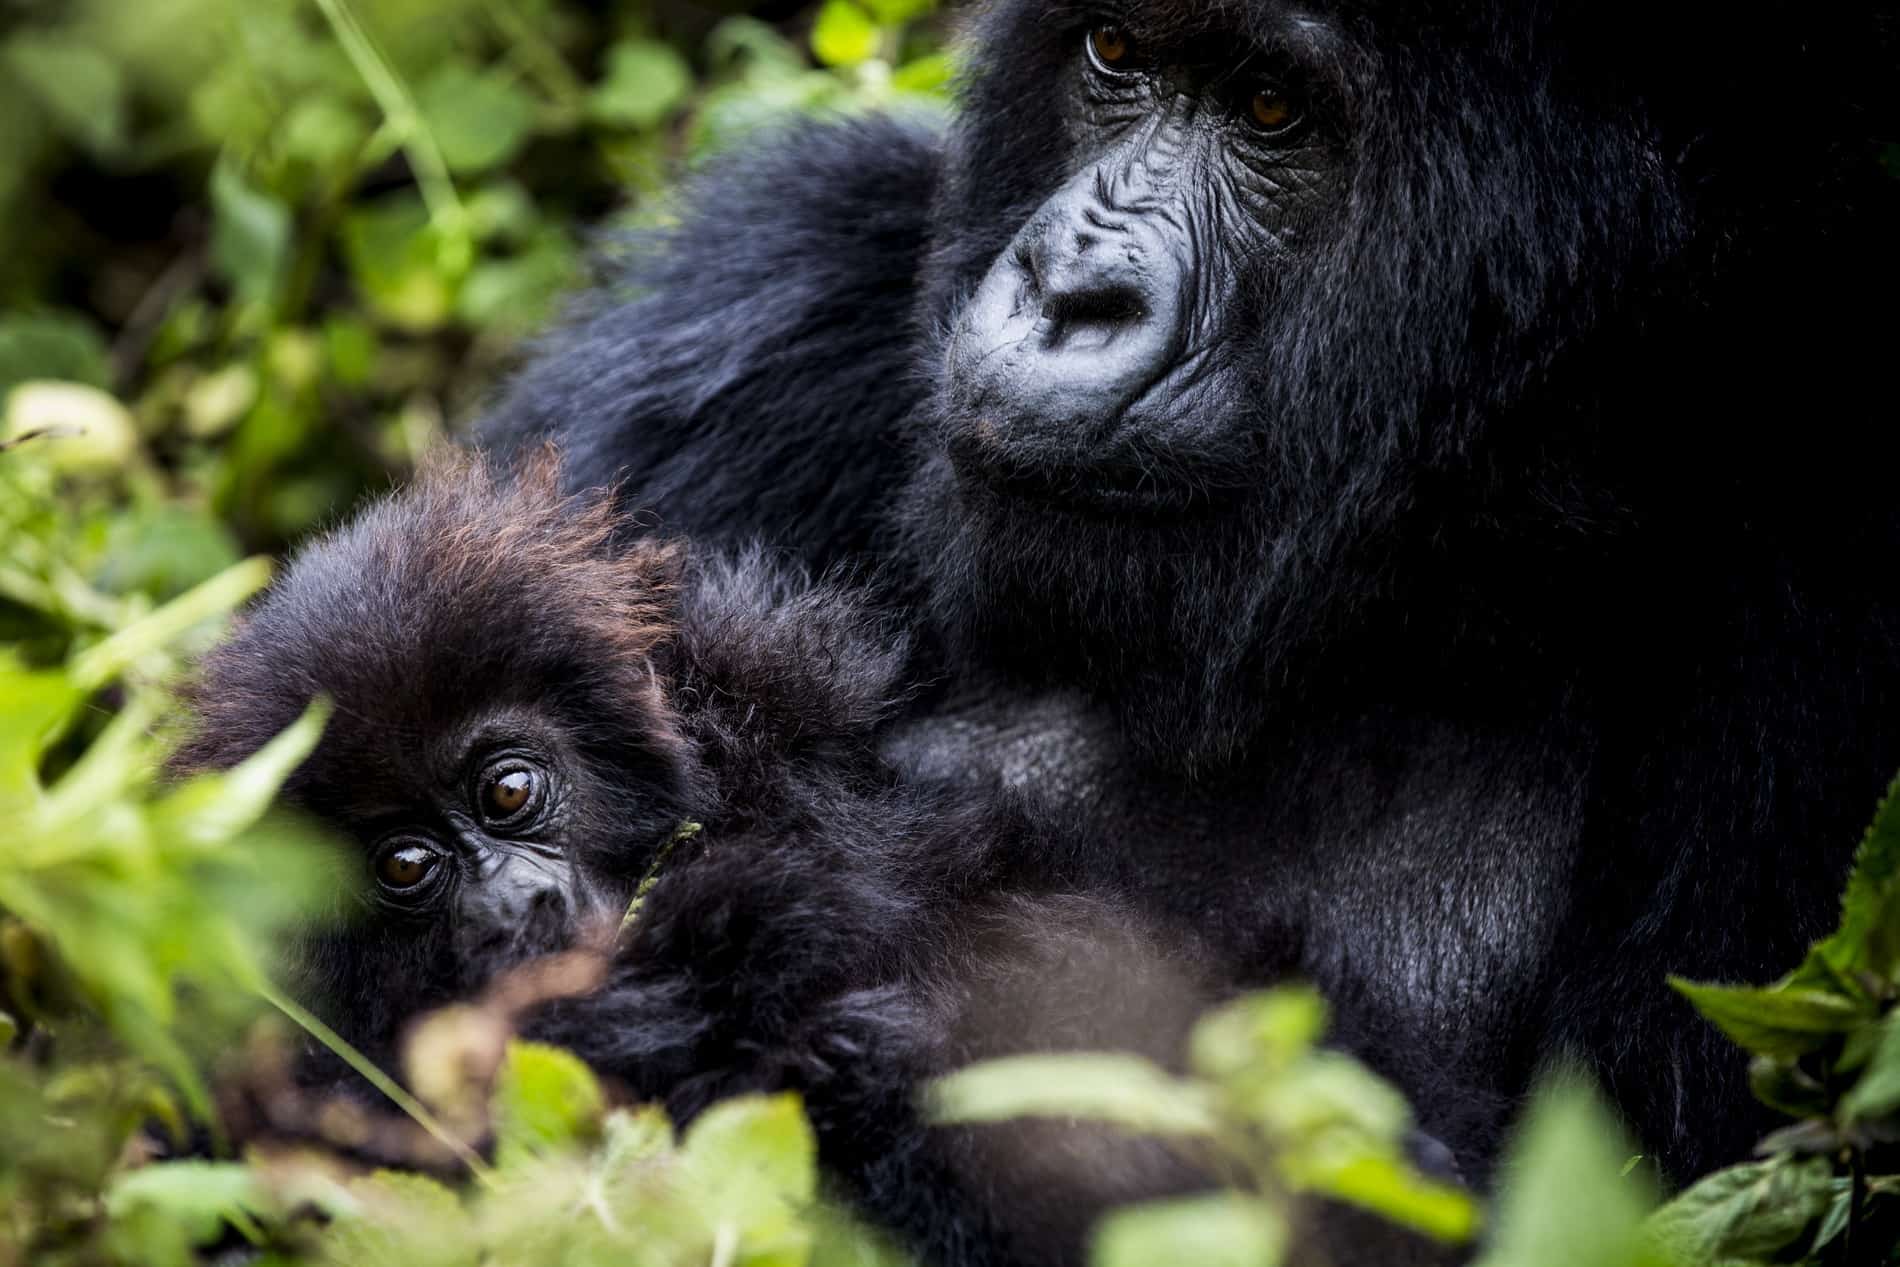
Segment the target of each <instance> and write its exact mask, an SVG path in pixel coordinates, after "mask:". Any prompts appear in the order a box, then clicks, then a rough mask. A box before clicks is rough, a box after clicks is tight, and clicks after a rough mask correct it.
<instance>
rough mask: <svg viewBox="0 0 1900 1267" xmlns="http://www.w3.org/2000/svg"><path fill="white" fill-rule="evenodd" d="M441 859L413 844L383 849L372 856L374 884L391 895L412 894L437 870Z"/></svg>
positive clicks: (428, 849) (434, 852) (426, 847)
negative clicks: (373, 860)
mask: <svg viewBox="0 0 1900 1267" xmlns="http://www.w3.org/2000/svg"><path fill="white" fill-rule="evenodd" d="M441 862H442V855H441V854H439V853H437V852H436V851H435V850H433V849H431V848H429V847H428V846H426V845H420V844H416V843H415V842H413V841H410V842H406V843H398V844H393V845H386V846H384V847H383V848H382V849H381V850H379V851H378V852H377V854H376V860H375V870H376V882H377V883H378V884H380V885H382V886H383V887H384V888H385V889H387V890H389V891H390V892H391V893H403V894H413V893H415V892H416V891H418V890H420V889H421V888H422V886H423V885H424V884H425V883H426V882H427V881H428V879H429V877H430V876H431V875H433V874H434V873H435V869H436V867H438V866H440V865H441Z"/></svg>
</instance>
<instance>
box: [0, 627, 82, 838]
mask: <svg viewBox="0 0 1900 1267" xmlns="http://www.w3.org/2000/svg"><path fill="white" fill-rule="evenodd" d="M84 698H85V696H84V692H82V691H80V690H79V689H78V688H77V687H76V686H74V685H73V683H72V682H71V681H70V680H69V679H68V678H67V677H66V676H65V675H64V674H62V673H54V672H48V671H44V670H33V669H28V668H25V667H24V666H22V665H21V664H20V663H19V662H18V661H17V660H15V659H14V658H13V656H12V653H11V652H9V651H7V650H5V649H0V797H4V798H5V800H6V801H7V803H8V804H10V805H14V806H17V807H19V808H21V809H27V808H31V807H32V806H33V805H35V804H36V803H37V802H38V801H39V799H40V795H41V791H40V776H39V767H40V758H41V756H42V755H43V754H44V753H45V750H46V745H47V744H49V743H51V742H52V741H53V740H55V739H57V738H58V737H59V735H60V734H61V733H62V732H63V731H64V730H65V728H66V726H67V725H68V724H69V723H70V721H71V720H72V715H73V711H74V710H75V709H77V708H78V707H79V704H80V701H81V700H82V699H84ZM8 836H9V833H6V832H0V858H4V857H6V855H7V853H8V852H10V851H9V850H8V848H7V845H6V843H5V842H6V841H7V839H8ZM22 843H23V842H22Z"/></svg>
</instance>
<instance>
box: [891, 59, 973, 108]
mask: <svg viewBox="0 0 1900 1267" xmlns="http://www.w3.org/2000/svg"><path fill="white" fill-rule="evenodd" d="M956 76H957V64H956V60H955V59H954V58H952V57H951V56H950V55H949V54H948V53H929V54H926V55H925V56H923V57H917V58H913V59H911V60H910V61H907V62H905V63H904V64H903V65H902V66H899V67H898V68H897V70H896V72H895V73H893V74H892V75H891V87H893V88H895V89H896V90H897V91H899V92H904V93H911V94H914V95H917V96H923V97H942V96H944V95H945V94H946V93H947V92H948V91H949V89H950V85H951V83H952V82H954V81H955V79H956Z"/></svg>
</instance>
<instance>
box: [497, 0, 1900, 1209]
mask: <svg viewBox="0 0 1900 1267" xmlns="http://www.w3.org/2000/svg"><path fill="white" fill-rule="evenodd" d="M1882 7H1883V6H1878V5H1876V4H1875V3H1873V2H1872V0H1844V2H1843V3H1837V4H1834V5H1828V6H1822V7H1816V6H1814V5H1811V4H1795V3H1786V4H1783V3H1762V4H1756V5H1752V6H1750V5H1744V6H1741V7H1739V8H1738V7H1737V6H1735V5H1734V4H1722V5H1714V4H1705V3H1700V2H1695V3H1681V4H1676V5H1670V6H1663V7H1662V8H1661V9H1658V8H1657V7H1655V6H1648V5H1636V4H1633V3H1628V2H1627V0H1590V2H1589V3H1584V2H1583V0H1391V2H1390V3H1386V2H1382V0H1313V2H1312V3H1309V4H1305V5H1299V6H1295V5H1292V4H1288V3H1281V2H1279V0H1255V2H1253V3H1239V2H1238V0H1233V2H1227V0H1202V2H1201V3H1194V4H1187V3H1172V4H1170V3H1162V2H1160V0H1126V2H1125V3H1120V4H1114V3H1111V4H1076V5H1070V4H1047V3H1035V2H1030V0H1003V2H1001V3H998V4H995V5H993V6H991V7H989V8H987V9H986V10H984V11H983V12H981V13H979V14H978V15H977V16H976V17H975V18H974V19H973V21H972V25H971V27H970V30H969V32H968V34H969V37H970V41H971V43H970V48H971V53H972V61H973V74H972V77H971V79H970V82H969V83H968V85H967V87H966V94H965V98H964V100H963V103H962V106H961V110H960V117H959V119H958V121H957V123H956V124H955V126H954V127H953V128H952V129H951V131H950V134H949V136H948V138H947V139H945V138H939V137H937V136H935V135H933V134H932V133H931V132H930V131H929V130H928V129H925V128H921V127H915V126H907V125H903V124H899V123H890V122H865V123H858V124H852V125H840V126H832V127H808V128H806V129H804V130H802V131H795V132H793V133H792V134H790V135H787V136H782V137H780V138H778V139H777V140H775V141H772V142H768V143H760V144H757V145H755V146H754V147H753V149H752V152H751V153H749V154H747V155H746V156H744V157H743V158H741V159H739V160H738V161H736V162H733V163H731V164H728V165H726V166H724V167H721V168H719V169H717V170H715V171H714V172H713V173H711V174H709V175H708V176H707V177H706V178H705V179H704V180H703V182H702V183H701V184H700V185H699V187H698V192H697V195H696V200H695V201H694V203H693V204H692V205H691V206H690V207H689V208H688V209H687V211H686V214H685V217H684V221H683V224H682V226H681V227H680V228H679V229H678V231H677V232H676V233H675V234H673V235H672V236H671V237H670V239H669V240H668V241H667V243H666V244H665V247H664V249H662V250H660V251H658V252H656V253H654V254H653V255H652V256H651V257H649V258H647V259H645V260H644V261H643V262H641V263H640V264H639V265H638V267H637V270H636V272H635V273H634V276H633V278H632V280H631V285H632V286H633V287H636V288H637V290H636V291H634V292H631V293H632V294H633V296H634V297H632V298H628V297H627V295H628V293H629V292H625V291H623V292H622V293H621V294H620V296H619V297H617V298H616V297H610V298H608V299H606V300H605V301H603V302H602V304H601V305H600V306H599V307H598V308H597V309H596V310H595V311H594V312H593V313H592V314H590V315H583V317H582V318H581V319H580V320H579V321H578V322H577V323H576V324H575V325H574V327H573V328H572V329H571V330H570V331H569V332H568V333H566V334H565V335H563V336H561V337H559V338H557V339H556V340H555V341H554V342H553V343H552V344H551V345H550V346H549V347H548V349H547V350H546V351H545V353H544V354H543V355H542V357H541V358H540V359H539V361H538V363H536V364H535V365H534V366H532V367H531V368H530V369H529V370H528V372H527V373H526V374H525V375H524V376H523V377H522V378H521V379H520V381H519V382H518V383H517V385H516V386H515V388H514V390H513V392H512V394H511V396H510V397H509V398H508V399H507V400H506V401H505V402H503V404H502V405H501V406H500V408H498V409H497V411H496V412H495V415H494V420H493V421H492V422H491V424H490V427H491V430H490V436H491V438H492V439H494V440H495V441H496V442H497V443H503V444H506V443H509V442H514V441H518V440H519V439H521V438H522V437H530V436H540V435H542V434H546V433H553V434H555V435H557V436H559V437H560V438H561V439H562V441H563V442H564V444H565V446H566V448H567V449H568V452H569V456H570V463H571V469H570V475H571V476H573V477H574V478H575V479H576V480H577V482H579V483H590V482H595V481H601V480H605V479H608V478H610V477H612V476H614V475H615V474H617V473H619V472H621V471H623V470H625V471H627V472H629V473H630V474H631V476H632V483H631V484H630V486H629V489H630V491H629V497H630V498H631V499H632V500H633V501H635V502H637V503H640V504H643V505H650V506H654V507H656V508H658V510H659V511H660V512H661V515H662V517H663V519H664V521H665V522H666V524H667V526H668V527H671V528H678V529H682V530H685V531H688V532H691V533H695V534H698V535H700V536H701V537H706V538H715V539H716V538H730V539H741V538H748V537H752V536H755V535H758V536H762V537H764V538H765V539H766V540H768V541H772V542H775V543H778V544H781V545H784V546H786V547H789V548H790V549H792V550H793V551H795V552H796V553H799V554H801V555H803V556H804V557H805V558H807V559H809V560H810V561H811V562H813V563H814V564H817V565H821V566H822V565H827V564H831V563H834V562H837V561H839V560H842V559H847V558H853V557H862V556H865V555H867V554H879V555H883V556H885V557H894V558H896V559H899V560H901V563H902V565H903V570H904V571H905V573H906V574H907V575H908V576H909V577H910V578H911V579H910V581H909V582H908V583H910V584H913V585H914V586H915V587H916V595H917V597H918V598H919V600H920V603H921V604H922V606H923V608H924V610H927V611H928V613H929V614H930V616H931V627H932V628H934V629H935V630H936V631H937V632H938V634H939V635H940V639H939V640H940V642H941V644H942V646H943V650H944V654H945V656H946V660H945V666H946V671H945V673H944V675H943V676H944V680H945V682H946V683H947V685H946V686H945V688H944V689H943V691H942V692H941V693H940V694H939V695H938V696H937V697H936V698H933V699H931V700H929V701H927V702H926V704H925V705H924V706H923V707H921V708H920V710H919V713H920V715H919V718H918V720H917V722H916V724H915V726H914V728H913V730H912V732H911V734H910V736H909V738H908V739H907V741H906V744H905V746H906V749H907V752H908V753H909V755H911V756H912V757H913V758H914V759H915V760H917V761H918V762H919V763H921V764H922V765H923V766H925V767H926V768H929V769H937V770H953V771H954V770H960V769H980V768H985V767H992V766H994V767H1000V768H1002V769H1003V770H1004V771H1005V772H1006V773H1007V774H1008V775H1009V776H1010V777H1012V778H1014V779H1017V780H1020V781H1023V782H1030V783H1035V784H1037V785H1039V786H1041V787H1042V788H1044V789H1045V790H1046V791H1047V792H1048V793H1049V794H1050V795H1051V796H1052V797H1055V798H1058V799H1059V800H1061V802H1062V803H1063V807H1064V810H1065V812H1068V813H1071V814H1073V815H1075V816H1076V817H1079V818H1081V819H1082V820H1084V822H1085V823H1086V824H1087V826H1088V827H1089V829H1090V830H1091V831H1093V832H1094V833H1095V834H1096V835H1097V836H1098V837H1099V838H1101V839H1104V840H1108V841H1111V842H1116V847H1117V848H1119V850H1120V851H1121V853H1122V855H1123V856H1124V857H1125V862H1126V868H1127V879H1128V882H1129V884H1130V886H1131V888H1133V889H1135V890H1137V891H1140V892H1142V893H1145V894H1146V895H1147V896H1148V899H1149V900H1151V901H1152V902H1154V903H1156V904H1157V906H1158V907H1159V908H1160V909H1161V910H1162V911H1164V912H1165V913H1167V914H1168V915H1171V916H1174V917H1179V918H1185V919H1188V920H1191V921H1193V922H1194V923H1195V924H1197V925H1198V926H1199V927H1200V928H1202V929H1203V930H1205V931H1206V933H1207V935H1208V936H1209V938H1210V939H1211V940H1212V941H1214V942H1215V943H1216V944H1218V945H1219V946H1221V947H1222V948H1223V950H1224V951H1226V952H1227V953H1231V954H1232V955H1233V956H1234V957H1235V958H1236V960H1237V961H1238V962H1240V963H1242V964H1244V965H1246V969H1245V970H1246V971H1247V972H1248V973H1249V974H1250V975H1257V974H1260V973H1270V972H1281V971H1284V972H1285V973H1288V974H1300V975H1305V976H1309V977H1311V978H1313V979H1315V980H1317V981H1318V982H1319V983H1320V984H1321V985H1322V986H1323V987H1324V988H1325V990H1326V991H1327V993H1328V995H1329V997H1330V998H1331V999H1332V1001H1333V1003H1334V1005H1335V1007H1336V1009H1337V1012H1338V1016H1339V1027H1340V1041H1341V1042H1343V1043H1345V1044H1346V1045H1348V1046H1349V1047H1352V1048H1354V1049H1355V1050H1358V1051H1360V1052H1361V1053H1362V1054H1364V1055H1365V1056H1367V1057H1368V1058H1369V1059H1370V1060H1371V1061H1372V1062H1373V1063H1374V1064H1375V1065H1377V1066H1379V1067H1381V1068H1383V1069H1385V1070H1386V1071H1388V1072H1389V1073H1391V1074H1392V1075H1394V1076H1395V1077H1397V1078H1398V1079H1399V1080H1400V1081H1401V1082H1402V1083H1403V1084H1404V1085H1405V1086H1406V1088H1407V1089H1408V1091H1410V1093H1411V1094H1412V1095H1413V1096H1414V1097H1415V1099H1416V1100H1417V1101H1418V1103H1419V1106H1420V1111H1421V1116H1422V1124H1423V1126H1424V1127H1425V1129H1427V1130H1429V1131H1430V1132H1432V1133H1433V1134H1434V1135H1436V1136H1438V1137H1440V1138H1441V1139H1443V1140H1445V1141H1446V1142H1448V1143H1449V1144H1450V1145H1451V1147H1452V1148H1453V1150H1454V1152H1456V1154H1457V1155H1458V1157H1459V1160H1460V1163H1461V1165H1462V1166H1463V1168H1464V1170H1465V1172H1466V1173H1467V1174H1468V1175H1471V1176H1472V1177H1474V1178H1482V1177H1483V1176H1484V1175H1485V1174H1486V1172H1487V1170H1488V1167H1489V1165H1490V1163H1491V1160H1492V1158H1493V1155H1494V1152H1495V1147H1496V1144H1497V1141H1498V1138H1499V1135H1500V1132H1501V1130H1502V1128H1503V1127H1504V1125H1505V1123H1506V1121H1507V1119H1508V1117H1509V1113H1510V1110H1511V1108H1512V1106H1513V1105H1514V1103H1515V1101H1516V1100H1517V1099H1518V1097H1519V1096H1520V1095H1521V1093H1522V1092H1523V1091H1524V1090H1525V1088H1526V1086H1527V1085H1528V1083H1529V1081H1530V1079H1531V1078H1532V1076H1533V1074H1534V1072H1535V1070H1536V1068H1537V1066H1538V1065H1539V1063H1540V1062H1542V1061H1545V1060H1548V1059H1550V1058H1553V1057H1557V1056H1560V1055H1563V1054H1566V1053H1576V1054H1579V1055H1581V1056H1582V1057H1583V1058H1585V1059H1587V1060H1588V1061H1589V1062H1590V1063H1591V1064H1592V1065H1593V1066H1594V1067H1595V1069H1596V1071H1597V1073H1598V1074H1599V1075H1600V1076H1601V1077H1602V1078H1603V1079H1604V1080H1605V1081H1606V1082H1607V1084H1608V1086H1609V1087H1610V1089H1611V1091H1612V1092H1613V1094H1614V1095H1615V1096H1616V1098H1617V1099H1618V1101H1619V1102H1620V1103H1621V1104H1622V1106H1623V1108H1624V1109H1625V1111H1626V1112H1627V1113H1628V1115H1629V1116H1630V1118H1631V1120H1632V1121H1633V1123H1634V1124H1635V1125H1636V1126H1637V1128H1638V1129H1639V1130H1640V1131H1641V1132H1642V1134H1643V1136H1644V1137H1645V1140H1646V1142H1647V1146H1648V1147H1649V1148H1650V1149H1652V1150H1654V1151H1655V1153H1656V1154H1658V1155H1659V1156H1660V1158H1661V1159H1662V1161H1663V1163H1664V1165H1665V1166H1666V1167H1667V1168H1668V1169H1669V1170H1670V1171H1672V1172H1673V1173H1675V1174H1677V1175H1686V1174H1688V1173H1692V1172H1694V1171H1696V1170H1699V1169H1701V1168H1703V1167H1705V1166H1707V1165H1709V1164H1711V1163H1714V1162H1716V1161H1718V1160H1720V1159H1723V1158H1727V1157H1729V1156H1732V1155H1734V1154H1735V1153H1737V1152H1738V1151H1739V1150H1740V1149H1741V1148H1742V1147H1743V1146H1744V1145H1745V1144H1746V1143H1747V1142H1748V1141H1749V1140H1750V1139H1751V1138H1752V1137H1753V1136H1754V1135H1755V1134H1756V1133H1757V1131H1758V1129H1759V1128H1760V1119H1759V1118H1758V1117H1757V1116H1756V1115H1755V1114H1754V1113H1753V1112H1751V1111H1750V1110H1749V1109H1748V1107H1747V1105H1748V1103H1749V1099H1748V1094H1747V1091H1746V1088H1745V1085H1744V1080H1743V1072H1744V1071H1743V1064H1742V1061H1741V1060H1740V1058H1739V1057H1737V1056H1736V1055H1735V1054H1734V1053H1732V1052H1731V1051H1728V1050H1726V1049H1725V1046H1724V1044H1723V1043H1722V1042H1721V1041H1720V1040H1719V1039H1718V1038H1717V1037H1716V1036H1715V1035H1713V1034H1712V1033H1711V1032H1710V1031H1709V1030H1708V1029H1707V1028H1705V1027H1704V1026H1703V1025H1702V1024H1701V1023H1700V1022H1698V1021H1697V1020H1696V1018H1695V1017H1694V1016H1693V1015H1692V1014H1691V1013H1690V1012H1689V1010H1688V1009H1687V1008H1686V1007H1685V1006H1684V1005H1682V1004H1681V1003H1679V1002H1678V1001H1676V1000H1675V999H1673V998H1672V996H1671V995H1670V993H1669V992H1668V991H1667V989H1666V988H1665V986H1664V984H1663V975H1664V973H1666V972H1670V971H1674V972H1681V973H1687V974H1690V975H1692V976H1697V977H1710V978H1739V979H1760V978H1765V977H1768V976H1772V975H1774V974H1775V973H1777V972H1779V971H1781V970H1782V969H1784V968H1786V967H1787V966H1788V965H1790V964H1791V963H1792V962H1794V961H1795V959H1796V958H1797V956H1798V954H1799V953H1800V951H1801V949H1802V947H1803V945H1804V944H1805V942H1806V941H1807V940H1808V939H1809V938H1811V937H1813V936H1815V935H1816V934H1817V933H1819V932H1820V931H1822V930H1823V928H1824V927H1825V925H1826V924H1827V923H1828V921H1829V919H1830V918H1831V915H1832V910H1833V898H1834V895H1835V893H1836V892H1837V891H1838V888H1839V885H1840V882H1841V879H1842V876H1843V872H1844V867H1845V864H1846V860H1847V858H1848V856H1849V854H1850V851H1851V849H1852V847H1853V845H1854V842H1855V840H1856V837H1857V829H1858V826H1859V824H1860V823H1861V821H1862V820H1863V819H1864V818H1865V817H1866V816H1867V814H1868V813H1869V811H1870V810H1871V808H1872V806H1873V804H1874V801H1875V799H1876V796H1877V794H1878V793H1879V791H1880V789H1881V788H1882V786H1883V784H1884V781H1885V780H1886V779H1887V778H1888V777H1890V776H1891V775H1892V773H1893V772H1894V770H1895V769H1896V768H1900V592H1896V590H1895V589H1894V587H1893V586H1892V585H1891V584H1890V583H1889V582H1888V579H1887V577H1886V574H1885V569H1886V568H1887V567H1888V566H1890V565H1891V560H1893V559H1894V558H1895V557H1900V515H1897V514H1896V512H1895V510H1894V505H1893V500H1892V494H1891V485H1892V473H1893V471H1894V470H1895V469H1896V468H1895V460H1896V457H1897V456H1900V455H1897V454H1896V452H1895V450H1896V447H1900V446H1897V445H1896V440H1895V429H1894V428H1893V426H1892V411H1893V398H1892V392H1891V390H1888V391H1887V392H1886V393H1884V399H1881V398H1880V397H1879V396H1875V397H1872V398H1873V399H1876V400H1879V405H1878V406H1877V408H1878V410H1879V412H1878V413H1875V412H1874V410H1875V408H1876V406H1873V405H1870V404H1868V403H1867V401H1868V400H1869V399H1870V397H1869V394H1868V390H1867V389H1868V388H1869V387H1870V385H1871V384H1872V383H1873V381H1874V380H1875V379H1876V378H1878V377H1885V376H1888V375H1890V373H1891V370H1890V362H1891V356H1892V354H1893V347H1894V337H1895V326H1894V321H1893V318H1892V313H1893V311H1894V309H1893V302H1894V297H1895V295H1896V294H1897V293H1900V291H1897V290H1896V281H1897V280H1900V268H1897V267H1896V251H1895V248H1894V243H1895V241H1896V239H1900V232H1896V228H1897V226H1900V215H1896V210H1900V206H1897V205H1896V198H1895V197H1894V186H1893V184H1892V183H1891V182H1889V181H1888V179H1887V177H1886V176H1885V175H1884V174H1883V173H1882V172H1881V170H1880V169H1879V166H1878V163H1877V161H1876V159H1877V147H1876V146H1874V145H1873V144H1871V143H1870V140H1869V138H1871V137H1875V136H1879V135H1883V134H1884V135H1888V136H1896V135H1900V122H1896V120H1895V119H1894V118H1893V116H1892V115H1891V114H1888V115H1885V116H1878V115H1875V114H1874V113H1873V111H1874V110H1875V109H1876V107H1878V108H1880V109H1891V107H1892V100H1893V99H1892V96H1891V88H1892V85H1893V83H1894V75H1895V63H1894V60H1893V58H1892V56H1891V49H1892V47H1893V45H1892V39H1891V37H1892V34H1893V32H1892V30H1891V29H1890V20H1889V19H1888V18H1886V17H1884V16H1883V15H1882V14H1880V13H1877V12H1876V10H1877V8H1882ZM1870 314H1878V315H1870ZM1889 382H1890V380H1889Z"/></svg>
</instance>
